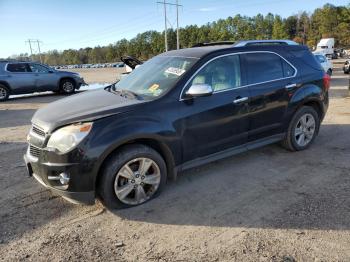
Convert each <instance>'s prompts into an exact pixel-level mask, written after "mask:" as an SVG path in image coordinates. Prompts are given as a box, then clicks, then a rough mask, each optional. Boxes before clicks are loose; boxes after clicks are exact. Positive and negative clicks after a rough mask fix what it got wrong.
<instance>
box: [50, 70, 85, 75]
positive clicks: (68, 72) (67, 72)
mask: <svg viewBox="0 0 350 262" xmlns="http://www.w3.org/2000/svg"><path fill="white" fill-rule="evenodd" d="M55 72H57V73H59V74H71V75H79V73H76V72H70V71H61V70H56V71H55Z"/></svg>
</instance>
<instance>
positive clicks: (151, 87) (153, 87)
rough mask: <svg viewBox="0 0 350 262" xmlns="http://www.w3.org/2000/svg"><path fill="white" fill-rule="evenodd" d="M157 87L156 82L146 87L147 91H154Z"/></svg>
mask: <svg viewBox="0 0 350 262" xmlns="http://www.w3.org/2000/svg"><path fill="white" fill-rule="evenodd" d="M158 88H159V85H158V84H153V85H151V86H150V88H148V90H149V91H151V92H154V91H156V90H157V89H158Z"/></svg>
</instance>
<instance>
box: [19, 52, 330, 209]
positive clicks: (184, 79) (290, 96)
mask: <svg viewBox="0 0 350 262" xmlns="http://www.w3.org/2000/svg"><path fill="white" fill-rule="evenodd" d="M329 86H330V77H329V75H327V74H326V73H325V72H324V70H323V68H322V67H321V65H320V64H319V63H318V62H317V60H316V59H315V57H314V56H313V55H312V54H311V53H310V51H309V50H308V49H307V48H306V47H304V46H298V45H263V46H245V47H233V46H232V45H218V46H210V47H197V48H188V49H180V50H174V51H170V52H167V53H163V54H161V55H158V56H156V57H154V58H152V59H150V60H148V61H147V62H146V63H144V64H143V65H142V66H140V67H139V68H137V69H136V70H134V71H132V73H130V74H129V76H127V77H125V78H123V79H121V80H120V81H119V82H118V83H116V84H114V85H111V86H108V87H106V88H105V89H102V90H96V91H90V92H84V93H82V94H78V95H75V96H71V97H68V98H65V99H61V100H59V101H56V102H54V103H51V104H49V105H47V106H46V107H44V108H41V109H39V110H38V111H37V112H36V113H35V115H34V116H33V119H32V129H31V131H30V133H29V135H28V143H29V146H28V151H27V153H26V154H25V156H24V158H25V162H26V165H27V167H28V171H29V175H30V176H34V178H36V179H37V180H38V181H39V182H40V183H41V184H43V185H44V186H45V187H47V188H50V189H51V190H53V191H55V192H57V193H58V194H60V195H62V196H64V197H65V198H68V199H70V200H71V201H74V202H79V203H87V204H92V203H94V201H95V197H99V198H101V200H102V201H103V203H104V204H105V205H106V206H107V207H108V208H122V207H128V206H135V205H139V204H142V203H144V202H146V201H148V200H150V199H152V198H153V197H155V196H156V195H158V194H159V192H160V191H161V190H162V189H163V188H164V185H165V183H166V181H167V180H168V179H174V178H175V177H176V175H177V173H178V172H180V171H183V170H186V169H189V168H193V167H196V166H199V165H202V164H205V163H209V162H211V161H216V160H219V159H222V158H225V157H228V156H232V155H234V154H237V153H240V152H243V151H246V150H250V149H254V148H257V147H261V146H264V145H267V144H271V143H276V142H281V143H282V145H283V146H284V147H285V148H287V149H288V150H290V151H300V150H304V149H306V148H308V147H309V146H310V145H311V144H312V143H313V142H314V140H315V138H316V136H317V134H318V132H319V128H320V123H321V121H322V120H323V118H324V116H325V114H326V111H327V108H328V89H329ZM230 161H234V160H230ZM213 175H215V174H213ZM262 175H263V173H262Z"/></svg>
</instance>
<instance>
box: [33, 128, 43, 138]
mask: <svg viewBox="0 0 350 262" xmlns="http://www.w3.org/2000/svg"><path fill="white" fill-rule="evenodd" d="M32 132H33V133H34V134H37V135H39V136H42V137H45V131H44V130H42V129H40V128H39V127H36V126H32Z"/></svg>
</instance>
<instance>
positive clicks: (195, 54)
mask: <svg viewBox="0 0 350 262" xmlns="http://www.w3.org/2000/svg"><path fill="white" fill-rule="evenodd" d="M305 49H308V48H307V47H306V46H303V45H274V44H272V45H252V46H234V45H217V46H204V47H191V48H184V49H178V50H172V51H168V52H165V53H162V54H160V55H159V56H178V57H188V58H197V59H200V58H202V57H205V56H207V55H209V54H213V53H222V52H225V51H229V52H254V51H270V52H283V51H294V50H305Z"/></svg>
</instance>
